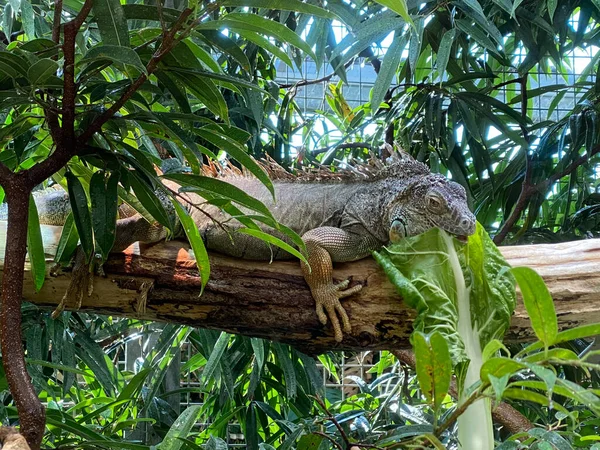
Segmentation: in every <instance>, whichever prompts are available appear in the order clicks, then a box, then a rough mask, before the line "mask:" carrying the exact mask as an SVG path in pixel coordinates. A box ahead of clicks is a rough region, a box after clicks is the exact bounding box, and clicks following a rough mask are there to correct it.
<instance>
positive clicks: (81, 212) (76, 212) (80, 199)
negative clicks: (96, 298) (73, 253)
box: [65, 172, 94, 261]
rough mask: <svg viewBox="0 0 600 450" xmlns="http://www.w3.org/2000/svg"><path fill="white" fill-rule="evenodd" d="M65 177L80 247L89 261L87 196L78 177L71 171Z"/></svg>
mask: <svg viewBox="0 0 600 450" xmlns="http://www.w3.org/2000/svg"><path fill="white" fill-rule="evenodd" d="M65 178H66V179H67V186H68V190H69V201H70V202H71V210H72V211H73V218H74V220H75V226H76V227H77V233H78V234H79V239H80V241H81V247H82V248H83V251H84V252H85V256H86V259H87V261H90V259H91V257H92V254H93V252H94V239H93V237H92V229H93V228H92V218H91V216H90V210H89V208H88V203H87V196H86V195H85V190H84V189H83V186H82V185H81V181H79V178H77V177H76V176H75V175H73V174H72V173H71V172H67V174H66V175H65Z"/></svg>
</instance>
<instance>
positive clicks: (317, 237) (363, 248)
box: [301, 227, 381, 342]
mask: <svg viewBox="0 0 600 450" xmlns="http://www.w3.org/2000/svg"><path fill="white" fill-rule="evenodd" d="M302 240H303V241H304V243H305V244H306V252H307V260H308V263H309V265H310V267H309V265H307V264H306V263H304V262H302V263H301V264H302V272H303V274H304V279H305V280H306V282H307V283H308V286H309V287H310V291H311V293H312V296H313V298H314V299H315V303H316V307H317V316H318V317H319V320H320V321H321V323H322V324H323V325H325V324H326V323H327V317H329V319H330V320H331V324H332V325H333V329H334V331H335V340H336V341H338V342H341V340H342V339H343V333H342V327H341V326H340V320H339V318H341V320H342V324H343V330H344V331H345V332H346V333H350V332H351V331H352V327H351V325H350V319H348V315H347V314H346V310H345V309H344V307H343V306H342V304H341V303H340V299H342V298H344V297H348V296H350V295H352V294H355V293H356V292H358V291H360V290H361V289H362V286H361V285H357V286H354V287H351V288H350V289H346V288H347V287H348V283H349V281H348V280H345V281H342V282H341V283H338V284H334V283H333V277H332V274H333V264H332V262H333V261H338V262H343V261H355V260H357V259H362V258H364V257H366V256H368V255H369V254H370V253H371V251H372V250H375V249H377V248H378V247H379V246H381V244H380V243H379V242H378V241H377V240H376V239H375V238H373V237H370V236H368V237H365V235H364V234H362V235H359V234H356V233H351V232H348V231H346V230H343V229H341V228H335V227H319V228H315V229H313V230H310V231H308V232H307V233H305V234H304V235H303V236H302ZM338 315H339V318H338Z"/></svg>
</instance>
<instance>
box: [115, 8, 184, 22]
mask: <svg viewBox="0 0 600 450" xmlns="http://www.w3.org/2000/svg"><path fill="white" fill-rule="evenodd" d="M121 8H122V9H123V13H124V14H125V18H126V19H129V20H131V19H137V20H154V21H157V22H158V21H159V20H160V16H159V15H158V8H157V7H156V6H150V5H139V4H137V5H136V4H131V3H130V4H126V5H121ZM162 15H163V20H164V21H165V22H174V21H175V20H177V18H178V17H179V15H180V11H178V10H176V9H173V8H165V7H164V6H163V7H162Z"/></svg>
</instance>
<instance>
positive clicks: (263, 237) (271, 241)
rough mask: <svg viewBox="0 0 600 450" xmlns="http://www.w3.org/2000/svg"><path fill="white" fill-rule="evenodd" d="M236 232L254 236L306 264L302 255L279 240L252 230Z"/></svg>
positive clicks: (246, 229) (242, 229) (245, 229)
mask: <svg viewBox="0 0 600 450" xmlns="http://www.w3.org/2000/svg"><path fill="white" fill-rule="evenodd" d="M236 231H237V232H238V233H244V234H249V235H250V236H254V237H255V238H258V239H261V240H263V241H265V242H267V243H269V244H273V245H275V246H277V247H279V248H281V249H282V250H285V251H286V252H288V253H289V254H291V255H294V256H295V257H296V258H298V259H299V260H301V261H303V262H305V263H306V264H308V261H307V259H306V257H305V256H304V255H303V254H302V253H300V252H299V251H298V250H296V249H295V248H294V247H292V246H291V245H289V244H288V243H286V242H284V241H282V240H281V239H279V238H277V237H275V236H273V235H271V234H269V233H265V232H264V231H260V230H255V229H252V228H240V229H238V230H236Z"/></svg>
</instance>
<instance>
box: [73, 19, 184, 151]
mask: <svg viewBox="0 0 600 450" xmlns="http://www.w3.org/2000/svg"><path fill="white" fill-rule="evenodd" d="M192 12H193V10H192V9H190V8H187V9H184V10H183V11H182V12H181V15H180V16H179V18H178V19H177V22H175V24H174V25H173V27H172V28H171V30H170V31H169V32H168V33H166V34H165V36H164V39H163V41H162V44H161V46H160V47H159V49H158V50H157V51H156V52H155V53H154V55H152V58H151V59H150V61H149V62H148V65H147V66H146V72H147V73H143V74H141V75H140V76H139V77H138V78H137V79H136V80H135V81H134V82H133V84H132V85H131V86H129V89H127V90H126V91H125V92H124V93H123V95H121V98H119V99H118V100H117V101H116V102H115V103H114V104H113V105H112V106H111V107H110V108H109V109H107V110H106V111H104V112H103V113H102V114H101V115H100V116H99V117H97V118H96V119H95V120H94V121H93V122H92V123H91V124H90V126H89V127H88V128H87V129H86V130H85V131H84V132H83V133H82V134H81V135H80V136H79V137H78V138H77V143H78V145H84V144H85V143H86V142H87V141H88V140H89V139H90V138H91V137H92V136H93V135H94V134H95V133H97V132H98V131H100V129H101V128H102V126H103V125H104V124H105V123H106V122H108V121H109V120H110V119H111V118H112V117H113V116H114V115H115V113H116V112H117V111H119V109H121V108H122V107H123V105H124V104H125V103H126V102H127V100H129V99H130V98H131V96H132V95H133V94H134V93H135V92H136V91H137V90H138V89H139V88H140V87H141V86H142V84H144V83H145V82H146V80H147V79H148V76H149V75H151V74H152V73H154V71H155V70H156V68H157V67H158V64H159V63H160V61H161V60H162V59H163V58H164V57H165V55H167V54H168V53H169V52H170V51H171V50H172V49H173V47H174V46H175V44H176V43H177V42H178V41H177V40H176V39H175V35H176V33H177V31H179V30H180V29H181V28H182V27H183V25H184V24H185V21H186V20H187V18H188V17H189V16H190V15H191V14H192Z"/></svg>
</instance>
